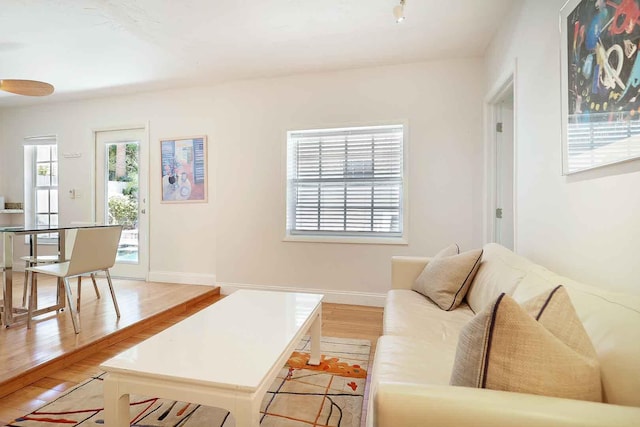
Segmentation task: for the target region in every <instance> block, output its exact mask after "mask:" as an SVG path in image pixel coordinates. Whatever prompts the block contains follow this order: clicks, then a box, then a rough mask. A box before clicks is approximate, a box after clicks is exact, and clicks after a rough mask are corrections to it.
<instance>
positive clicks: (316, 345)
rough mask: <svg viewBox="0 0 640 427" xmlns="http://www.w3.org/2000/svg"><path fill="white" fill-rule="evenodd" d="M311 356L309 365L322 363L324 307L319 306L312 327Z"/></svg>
mask: <svg viewBox="0 0 640 427" xmlns="http://www.w3.org/2000/svg"><path fill="white" fill-rule="evenodd" d="M309 330H310V332H311V357H310V358H309V365H315V366H317V365H319V364H320V336H321V335H322V308H321V307H320V308H318V315H317V316H316V318H315V319H314V320H313V323H312V324H311V328H310V329H309Z"/></svg>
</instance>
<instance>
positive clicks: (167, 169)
mask: <svg viewBox="0 0 640 427" xmlns="http://www.w3.org/2000/svg"><path fill="white" fill-rule="evenodd" d="M160 159H161V164H160V170H161V189H162V191H161V202H162V203H206V202H207V179H208V178H207V136H206V135H201V136H190V137H180V138H164V139H161V140H160Z"/></svg>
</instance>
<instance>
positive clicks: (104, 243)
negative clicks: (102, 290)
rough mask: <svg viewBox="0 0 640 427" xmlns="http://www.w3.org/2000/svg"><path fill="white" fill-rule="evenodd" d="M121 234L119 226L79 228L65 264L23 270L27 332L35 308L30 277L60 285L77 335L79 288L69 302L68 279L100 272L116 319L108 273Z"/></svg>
mask: <svg viewBox="0 0 640 427" xmlns="http://www.w3.org/2000/svg"><path fill="white" fill-rule="evenodd" d="M121 233H122V226H112V227H98V228H79V229H77V231H76V236H75V239H74V242H73V247H72V249H71V256H70V258H69V260H68V261H64V262H56V263H52V264H46V265H38V266H34V267H29V268H28V269H27V270H28V272H29V273H30V285H31V286H30V293H29V312H28V321H27V327H28V328H31V322H32V317H33V316H32V314H33V311H34V310H35V306H36V298H35V297H36V292H35V285H34V280H33V274H34V273H37V274H47V275H50V276H55V277H58V278H61V279H62V280H63V281H64V288H65V293H66V296H67V301H68V304H69V312H70V314H71V321H72V322H73V329H74V330H75V332H76V334H77V333H79V332H80V324H79V320H80V319H79V311H80V302H81V298H80V294H81V287H80V286H78V298H77V301H73V295H72V292H71V284H70V283H69V279H71V278H73V277H80V276H82V275H84V274H89V273H97V272H100V271H104V272H105V274H106V276H107V282H108V283H109V291H110V292H111V298H112V299H113V305H114V307H115V309H116V315H117V316H118V318H120V309H119V307H118V301H117V299H116V294H115V291H114V289H113V283H112V281H111V274H109V269H110V268H111V267H113V265H114V264H115V261H116V256H117V252H118V244H119V242H120V234H121Z"/></svg>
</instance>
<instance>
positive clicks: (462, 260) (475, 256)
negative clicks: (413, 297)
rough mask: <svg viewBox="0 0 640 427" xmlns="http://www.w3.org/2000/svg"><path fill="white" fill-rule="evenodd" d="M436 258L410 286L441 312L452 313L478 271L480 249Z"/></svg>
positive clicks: (480, 255)
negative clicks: (434, 304) (433, 303)
mask: <svg viewBox="0 0 640 427" xmlns="http://www.w3.org/2000/svg"><path fill="white" fill-rule="evenodd" d="M443 252H444V251H441V252H440V253H439V254H437V255H436V256H435V257H433V259H432V260H431V261H429V263H428V264H427V265H426V266H425V267H424V270H422V272H421V273H420V275H419V276H418V278H417V279H416V280H415V282H414V283H413V288H412V289H413V290H414V291H417V292H420V293H421V294H423V295H425V296H426V297H428V298H429V299H431V300H432V301H433V302H435V303H436V304H437V305H438V307H440V308H441V309H443V310H447V311H450V310H453V309H454V308H456V307H457V306H458V305H460V303H461V302H462V300H463V298H464V296H465V295H466V294H467V291H468V290H469V286H470V285H471V281H472V280H473V276H475V274H476V272H477V271H478V266H479V265H480V258H482V249H475V250H472V251H468V252H463V253H461V254H458V255H441V254H442V253H443Z"/></svg>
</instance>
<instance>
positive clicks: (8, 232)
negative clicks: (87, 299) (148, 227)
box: [0, 222, 116, 328]
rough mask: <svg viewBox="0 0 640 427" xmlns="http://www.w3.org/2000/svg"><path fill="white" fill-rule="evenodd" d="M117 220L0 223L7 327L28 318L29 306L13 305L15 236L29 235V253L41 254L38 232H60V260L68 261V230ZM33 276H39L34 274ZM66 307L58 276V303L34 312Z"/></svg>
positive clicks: (38, 312) (3, 321)
mask: <svg viewBox="0 0 640 427" xmlns="http://www.w3.org/2000/svg"><path fill="white" fill-rule="evenodd" d="M114 226H116V225H115V224H102V223H96V222H82V223H81V222H70V223H65V224H57V225H42V224H31V223H25V224H23V225H0V234H1V235H2V253H3V257H2V259H1V260H2V264H0V267H1V270H2V273H3V274H2V278H3V280H2V303H1V304H0V311H1V312H2V323H3V324H4V326H5V327H7V328H8V327H10V326H11V325H13V324H15V323H18V322H24V321H26V320H27V312H28V310H27V308H26V307H14V305H13V261H14V260H13V256H14V254H13V252H14V251H13V249H14V239H15V237H16V236H29V237H30V239H29V255H30V256H31V257H33V258H37V256H38V236H39V235H42V234H51V233H58V251H57V253H58V260H59V261H61V262H62V261H65V259H64V256H65V249H64V248H65V238H66V234H67V231H68V230H72V229H78V228H98V227H114ZM34 280H36V279H35V278H34ZM64 308H65V299H64V290H63V284H62V281H61V280H58V290H57V296H56V302H55V304H52V305H49V306H47V307H42V308H37V309H36V310H34V312H33V316H39V315H41V314H44V313H48V312H50V311H58V310H62V309H64Z"/></svg>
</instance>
